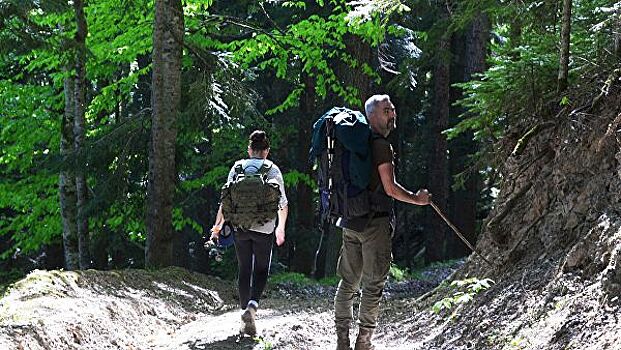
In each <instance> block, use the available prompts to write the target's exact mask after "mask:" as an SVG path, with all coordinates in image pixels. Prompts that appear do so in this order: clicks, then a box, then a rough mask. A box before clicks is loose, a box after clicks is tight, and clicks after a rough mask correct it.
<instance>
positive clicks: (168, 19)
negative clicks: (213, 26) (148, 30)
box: [145, 0, 184, 267]
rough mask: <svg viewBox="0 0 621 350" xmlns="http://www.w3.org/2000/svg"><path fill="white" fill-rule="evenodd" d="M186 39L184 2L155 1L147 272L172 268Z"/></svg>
mask: <svg viewBox="0 0 621 350" xmlns="http://www.w3.org/2000/svg"><path fill="white" fill-rule="evenodd" d="M183 33H184V22H183V7H182V5H181V0H156V1H155V25H154V31H153V75H152V91H153V92H152V98H151V101H152V113H153V115H152V124H151V145H150V150H149V151H150V152H149V183H148V210H147V244H146V252H145V259H146V260H145V264H146V266H147V267H164V266H170V265H172V264H173V227H172V206H173V195H174V191H175V183H176V169H175V144H176V139H177V126H176V119H177V113H178V107H179V101H180V96H181V58H182V48H183Z"/></svg>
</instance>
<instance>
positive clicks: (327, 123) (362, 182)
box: [310, 107, 392, 223]
mask: <svg viewBox="0 0 621 350" xmlns="http://www.w3.org/2000/svg"><path fill="white" fill-rule="evenodd" d="M372 141H373V136H372V133H371V129H370V127H369V124H368V122H367V119H366V118H365V117H364V115H362V113H360V112H358V111H353V110H351V109H348V108H344V107H334V108H332V109H330V110H329V111H328V112H326V113H325V114H324V115H322V116H321V117H320V118H319V119H318V120H317V121H316V122H315V124H314V125H313V139H312V145H311V150H310V158H311V160H315V161H316V163H317V165H318V169H317V184H318V187H319V194H320V207H319V209H320V216H321V219H322V220H328V221H329V222H331V223H335V222H336V220H337V219H338V218H345V219H351V218H357V217H361V216H365V215H369V214H372V213H374V212H380V211H390V210H391V208H392V201H391V200H390V198H388V197H387V196H385V195H383V196H382V195H380V194H379V193H378V189H379V188H376V189H369V188H368V187H369V181H370V177H371V170H372V150H371V143H372ZM383 197H386V198H383Z"/></svg>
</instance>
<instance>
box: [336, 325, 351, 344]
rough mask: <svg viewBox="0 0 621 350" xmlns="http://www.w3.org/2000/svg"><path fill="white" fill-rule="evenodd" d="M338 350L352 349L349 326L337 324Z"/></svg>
mask: <svg viewBox="0 0 621 350" xmlns="http://www.w3.org/2000/svg"><path fill="white" fill-rule="evenodd" d="M336 350H351V347H350V346H349V327H346V326H336Z"/></svg>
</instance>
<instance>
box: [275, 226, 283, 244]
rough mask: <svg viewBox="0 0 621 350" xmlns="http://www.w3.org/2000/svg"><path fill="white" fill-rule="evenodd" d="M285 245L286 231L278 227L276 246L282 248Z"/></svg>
mask: <svg viewBox="0 0 621 350" xmlns="http://www.w3.org/2000/svg"><path fill="white" fill-rule="evenodd" d="M283 243H285V229H284V228H282V227H276V245H277V246H281V245H283Z"/></svg>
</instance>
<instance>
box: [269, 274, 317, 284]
mask: <svg viewBox="0 0 621 350" xmlns="http://www.w3.org/2000/svg"><path fill="white" fill-rule="evenodd" d="M282 283H291V284H294V285H296V286H299V287H304V286H310V285H313V284H315V283H316V282H315V281H313V280H312V279H310V278H308V277H306V275H304V274H303V273H299V272H282V273H278V274H275V275H272V276H270V284H282Z"/></svg>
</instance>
